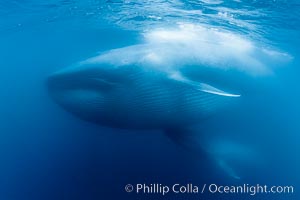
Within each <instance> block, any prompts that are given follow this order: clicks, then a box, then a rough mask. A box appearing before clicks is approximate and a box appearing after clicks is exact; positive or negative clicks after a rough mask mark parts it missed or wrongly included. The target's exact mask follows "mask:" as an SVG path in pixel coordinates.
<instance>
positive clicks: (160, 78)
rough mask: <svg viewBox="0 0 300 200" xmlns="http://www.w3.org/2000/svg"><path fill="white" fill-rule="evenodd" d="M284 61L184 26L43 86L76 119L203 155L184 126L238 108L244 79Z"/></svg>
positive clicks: (76, 67)
mask: <svg viewBox="0 0 300 200" xmlns="http://www.w3.org/2000/svg"><path fill="white" fill-rule="evenodd" d="M284 56H285V55H284V54H280V53H278V52H273V51H267V50H265V49H260V48H257V47H256V46H255V45H254V44H253V43H252V42H251V41H248V40H245V39H243V38H241V37H239V36H236V35H232V34H229V33H222V32H218V31H215V30H209V29H205V28H203V27H191V26H187V27H180V28H179V30H158V31H154V32H151V33H149V34H148V35H146V36H145V42H144V43H143V44H139V45H133V46H128V47H124V48H119V49H113V50H110V51H108V52H104V53H101V54H100V55H98V56H95V57H91V58H89V59H87V60H84V61H82V62H79V63H77V64H75V65H72V66H70V67H68V68H65V69H62V70H60V71H57V72H55V73H53V74H52V75H50V76H49V78H48V80H47V87H48V91H49V93H50V95H51V97H52V98H53V99H54V101H55V102H56V103H57V104H59V105H60V106H61V107H63V108H64V109H65V110H67V111H68V112H70V113H72V114H74V115H75V116H78V117H80V118H81V119H84V120H87V121H90V122H94V123H97V124H100V125H103V126H108V127H112V128H121V129H134V130H136V129H141V130H162V131H164V133H165V134H166V135H167V136H168V137H170V138H171V139H172V140H173V141H175V142H176V143H178V144H180V145H182V146H185V147H187V148H191V147H192V148H193V149H197V151H203V148H202V147H198V146H199V145H198V144H195V142H194V139H193V138H192V137H190V135H189V134H187V132H190V131H189V130H188V127H191V126H193V125H195V124H199V123H201V121H202V120H203V119H205V118H207V117H209V116H211V115H213V114H215V113H218V112H221V111H223V108H226V107H227V106H228V105H230V104H233V103H234V102H237V101H238V100H239V99H240V98H239V97H240V93H239V92H237V93H236V92H232V91H238V90H236V88H238V87H239V86H241V85H243V83H244V82H243V80H247V81H248V80H250V79H251V78H249V77H257V76H260V75H266V74H271V73H272V70H271V69H270V68H269V67H268V66H269V65H268V64H270V62H269V61H270V60H272V59H273V58H275V57H276V58H278V57H281V58H282V57H284ZM237 77H247V78H237ZM235 80H238V81H236V82H234V81H235ZM214 84H215V85H214ZM232 86H234V87H235V88H234V87H232ZM224 88H226V89H225V90H226V91H225V90H224ZM187 135H188V136H187ZM223 146H224V145H223ZM195 147H196V148H195ZM204 151H206V152H207V153H209V154H211V153H210V152H209V150H205V149H204ZM221 154H222V153H220V155H221ZM220 155H212V156H213V157H216V159H215V160H216V163H218V165H219V166H220V167H221V168H222V169H223V170H225V171H226V172H227V174H229V175H230V176H231V177H234V178H239V176H237V175H236V174H235V173H234V171H233V170H232V168H231V167H229V166H228V165H227V164H226V162H225V161H224V160H222V158H221V157H220Z"/></svg>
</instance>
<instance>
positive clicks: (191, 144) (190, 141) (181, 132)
mask: <svg viewBox="0 0 300 200" xmlns="http://www.w3.org/2000/svg"><path fill="white" fill-rule="evenodd" d="M164 133H165V135H166V136H167V137H168V138H169V139H171V140H172V141H173V142H174V143H176V144H177V145H179V146H180V147H183V148H184V149H185V150H187V151H189V152H190V153H193V154H194V155H195V156H197V158H198V159H199V158H200V159H204V160H208V161H210V162H212V163H214V164H215V165H216V166H217V167H218V168H219V169H221V170H222V171H223V172H224V173H225V174H226V175H228V176H229V177H231V178H234V179H238V180H239V179H241V178H240V176H239V175H238V174H237V173H236V171H235V170H234V169H233V168H232V167H231V166H230V165H229V164H228V162H226V159H225V158H223V157H222V156H221V155H217V154H215V153H212V152H211V151H210V150H209V148H205V147H204V146H205V145H202V144H201V140H200V138H199V136H200V135H199V134H198V133H197V132H194V131H192V130H190V129H188V128H182V127H174V128H169V129H165V130H164Z"/></svg>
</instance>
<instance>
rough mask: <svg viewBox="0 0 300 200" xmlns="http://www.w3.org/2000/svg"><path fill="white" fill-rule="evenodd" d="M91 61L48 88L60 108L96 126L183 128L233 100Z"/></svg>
mask: <svg viewBox="0 0 300 200" xmlns="http://www.w3.org/2000/svg"><path fill="white" fill-rule="evenodd" d="M105 56H108V55H105ZM97 59H98V60H97V62H94V61H93V62H92V61H85V62H83V63H80V64H79V65H77V66H74V67H71V68H67V69H64V70H62V71H59V72H56V73H54V74H53V75H51V76H50V77H49V79H48V89H49V92H50V94H51V96H52V97H53V99H54V100H55V101H56V102H57V103H58V104H59V105H61V106H62V107H63V108H65V109H66V110H68V111H69V112H71V113H73V114H75V115H77V116H79V117H80V118H83V119H85V120H88V121H92V122H96V123H99V124H101V125H105V126H110V127H116V128H128V129H168V128H171V127H175V126H178V127H184V126H189V125H192V124H195V123H198V122H199V121H201V120H202V119H204V118H206V117H208V116H209V115H211V114H212V113H214V112H216V111H217V110H218V109H220V108H222V107H224V105H226V104H227V103H228V102H230V100H231V99H232V98H234V97H238V96H239V95H235V94H230V93H226V92H224V91H221V90H220V89H217V88H215V87H213V86H210V85H208V84H206V83H201V82H195V81H190V80H185V79H183V78H182V77H176V75H169V74H166V73H164V72H162V71H155V70H153V69H151V68H146V69H145V68H141V67H140V66H138V65H122V66H115V65H112V64H111V63H107V62H105V61H104V60H103V59H102V58H101V56H100V58H99V57H98V58H97Z"/></svg>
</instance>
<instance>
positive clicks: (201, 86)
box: [169, 72, 241, 97]
mask: <svg viewBox="0 0 300 200" xmlns="http://www.w3.org/2000/svg"><path fill="white" fill-rule="evenodd" d="M169 77H170V78H171V79H173V80H176V81H179V82H182V83H185V84H187V85H189V86H191V87H193V88H194V89H196V90H199V91H202V92H207V93H210V94H215V95H220V96H226V97H240V96H241V95H239V94H231V93H228V92H225V91H222V90H220V89H217V88H215V87H213V86H211V85H209V84H206V83H202V82H197V81H192V80H190V79H188V78H186V77H184V76H183V75H182V74H181V73H179V72H172V73H171V74H170V75H169Z"/></svg>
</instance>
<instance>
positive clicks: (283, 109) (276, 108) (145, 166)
mask: <svg viewBox="0 0 300 200" xmlns="http://www.w3.org/2000/svg"><path fill="white" fill-rule="evenodd" d="M299 19H300V3H299V2H298V1H297V0H290V1H287V0H276V1H275V0H272V1H271V0H265V1H256V0H231V1H226V0H224V1H222V0H205V1H204V0H203V1H200V0H199V1H196V0H191V1H186V0H185V1H184V0H182V1H180V0H175V1H163V0H151V1H146V0H145V1H143V0H137V1H130V0H107V1H104V0H103V1H102V0H99V1H97V0H86V1H79V0H52V1H45V2H41V1H36V0H26V1H19V0H10V1H8V0H2V1H1V2H0V44H1V45H0V92H1V93H0V94H1V95H0V199H1V200H2V199H3V200H27V199H28V200H35V199H36V200H38V199H39V200H40V199H45V200H46V199H72V200H75V199H80V200H96V199H159V198H164V199H221V198H222V199H250V198H251V199H252V198H253V199H289V200H290V199H299V192H298V191H299V188H300V175H299V169H300V137H299V133H300V106H299V102H300V89H299V84H300V82H299V81H300V79H299V74H300V69H299V66H300V65H299V64H300V62H299V57H300V48H299V45H300V38H299V35H300V20H299ZM180 23H187V24H193V25H201V27H206V28H212V29H218V30H220V31H221V32H229V33H233V34H237V35H240V36H242V37H243V38H246V39H248V40H250V41H254V43H255V44H257V45H258V46H260V47H264V48H267V49H272V50H274V51H276V52H282V53H284V54H285V55H288V57H289V59H288V61H286V62H283V63H280V66H279V67H277V68H276V69H274V75H273V76H272V78H265V79H264V81H263V83H264V84H263V85H261V86H260V87H262V89H261V90H259V92H257V93H255V92H251V93H250V94H252V95H248V96H247V95H246V98H244V101H243V103H241V105H239V107H238V108H236V109H234V110H231V111H230V116H229V117H228V113H219V114H217V115H216V116H213V117H211V118H210V119H208V120H206V121H204V122H202V124H201V126H202V130H204V131H205V132H206V133H209V134H204V133H203V135H206V136H205V137H208V138H210V137H211V138H210V139H211V140H214V139H215V138H218V140H220V141H227V140H234V141H235V142H237V143H238V144H239V146H245V147H249V148H250V149H251V150H253V151H254V152H255V154H252V157H250V156H249V157H247V156H246V158H244V160H246V161H247V162H246V163H248V164H245V163H243V164H239V163H235V170H236V171H237V173H239V175H240V176H241V177H242V178H241V179H240V180H235V179H233V178H231V177H228V176H227V175H226V174H225V173H224V172H223V171H222V170H219V169H218V167H216V166H215V165H214V164H213V163H209V162H206V160H201V159H198V158H197V155H195V154H193V153H191V152H189V151H187V150H185V149H183V148H181V147H179V146H178V145H176V144H175V143H173V142H172V141H171V140H169V139H168V138H167V137H166V136H164V135H163V134H161V132H159V131H144V132H143V131H132V130H116V129H111V128H108V127H101V126H99V125H96V124H92V123H89V122H85V121H82V120H80V119H78V118H77V117H75V116H72V115H70V114H69V113H67V112H65V111H64V110H63V109H61V108H60V107H59V106H57V105H56V104H55V103H54V102H53V101H52V100H51V98H50V97H49V95H48V93H47V90H46V87H45V80H46V78H47V76H48V75H49V74H51V73H52V72H54V71H56V70H58V69H61V68H63V67H66V66H69V65H71V64H73V63H76V62H78V61H81V60H84V59H86V58H89V57H91V56H95V55H97V53H98V52H102V51H107V50H110V49H114V48H120V47H125V46H128V45H134V44H139V43H141V42H142V41H143V34H145V33H148V32H151V31H152V30H154V29H162V28H163V29H164V28H168V27H176V26H177V24H180ZM265 83H267V85H269V84H270V85H271V86H270V87H268V86H266V84H265ZM253 94H254V95H253ZM239 146H238V147H235V146H233V145H229V146H228V147H226V146H225V147H224V148H227V149H228V148H229V149H230V148H232V149H233V150H232V151H235V150H236V151H242V150H243V148H240V147H239ZM235 148H236V149H235ZM241 156H242V157H243V156H244V155H242V153H241ZM128 183H131V184H137V183H147V184H151V183H162V184H167V185H172V184H174V183H181V184H186V183H193V184H195V185H202V184H205V183H206V184H211V183H216V184H223V185H239V184H244V183H249V184H253V185H256V184H262V185H264V184H267V185H270V186H272V185H282V186H285V185H292V186H294V194H258V195H255V196H249V194H245V195H240V194H239V195H232V194H208V193H205V194H198V195H195V194H182V195H174V194H170V195H168V196H162V195H160V194H157V195H155V194H152V195H149V194H148V195H145V194H134V193H130V194H128V193H126V192H125V191H124V186H125V185H126V184H128Z"/></svg>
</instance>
